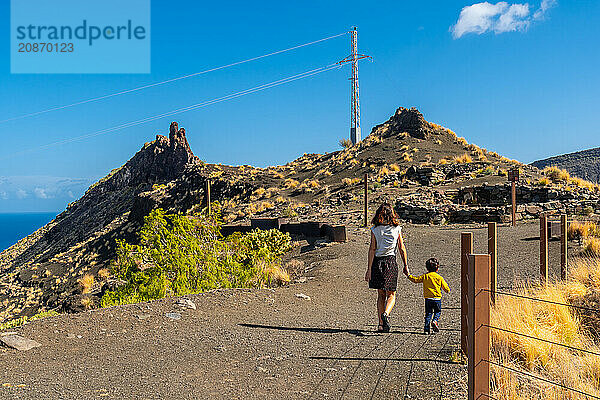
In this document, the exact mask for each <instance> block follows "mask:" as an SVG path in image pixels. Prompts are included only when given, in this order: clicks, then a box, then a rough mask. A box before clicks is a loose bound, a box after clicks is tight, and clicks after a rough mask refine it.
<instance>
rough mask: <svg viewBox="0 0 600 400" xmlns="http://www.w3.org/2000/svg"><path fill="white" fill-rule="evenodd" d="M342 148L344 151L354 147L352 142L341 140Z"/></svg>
mask: <svg viewBox="0 0 600 400" xmlns="http://www.w3.org/2000/svg"><path fill="white" fill-rule="evenodd" d="M340 146H341V147H343V148H344V149H349V148H350V147H352V141H351V140H350V139H346V138H344V139H340Z"/></svg>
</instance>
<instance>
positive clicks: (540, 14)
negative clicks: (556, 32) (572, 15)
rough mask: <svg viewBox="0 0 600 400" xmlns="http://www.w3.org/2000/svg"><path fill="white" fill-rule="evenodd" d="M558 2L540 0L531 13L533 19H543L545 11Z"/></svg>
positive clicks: (554, 0)
mask: <svg viewBox="0 0 600 400" xmlns="http://www.w3.org/2000/svg"><path fill="white" fill-rule="evenodd" d="M556 4H558V2H557V1H556V0H542V4H540V8H539V9H538V10H537V11H536V12H535V13H534V14H533V18H534V19H543V18H544V16H545V15H546V11H548V10H549V9H551V8H552V7H554V6H556Z"/></svg>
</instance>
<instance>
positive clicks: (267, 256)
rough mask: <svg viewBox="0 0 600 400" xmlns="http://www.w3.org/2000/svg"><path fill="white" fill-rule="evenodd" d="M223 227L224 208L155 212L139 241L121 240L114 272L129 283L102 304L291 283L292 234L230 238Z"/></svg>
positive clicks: (256, 232) (257, 232)
mask: <svg viewBox="0 0 600 400" xmlns="http://www.w3.org/2000/svg"><path fill="white" fill-rule="evenodd" d="M220 227H221V221H220V216H219V212H218V210H217V211H216V212H215V213H214V214H213V215H212V216H210V217H209V216H206V215H204V214H200V215H195V216H187V215H169V214H166V213H165V212H164V211H163V210H161V209H157V210H154V211H152V213H150V215H148V216H147V217H146V218H145V223H144V226H143V228H142V229H141V232H140V242H139V244H130V243H127V242H125V241H123V240H120V241H118V242H117V244H118V246H117V256H116V259H115V260H114V261H113V265H112V275H113V276H114V277H116V278H118V279H121V280H123V281H125V282H127V283H126V284H125V285H123V286H121V287H119V288H117V289H116V290H114V291H109V292H107V293H106V294H105V295H104V296H103V297H102V301H101V306H103V307H106V306H111V305H118V304H127V303H137V302H142V301H148V300H153V299H158V298H162V297H166V296H180V295H185V294H189V293H200V292H204V291H207V290H211V289H217V288H234V287H262V286H265V285H270V284H271V283H275V282H277V283H281V282H285V281H289V276H287V273H286V272H285V271H283V270H282V267H281V256H282V255H283V254H284V253H285V252H286V251H288V250H289V249H290V248H291V238H290V236H289V234H287V233H282V232H280V231H278V230H270V231H260V230H254V231H252V232H249V233H247V234H239V233H238V234H234V235H231V236H229V237H226V238H224V237H222V235H221V232H220Z"/></svg>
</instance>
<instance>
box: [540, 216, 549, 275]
mask: <svg viewBox="0 0 600 400" xmlns="http://www.w3.org/2000/svg"><path fill="white" fill-rule="evenodd" d="M540 280H541V283H542V285H545V284H546V283H547V282H548V217H547V216H546V214H544V213H542V214H540Z"/></svg>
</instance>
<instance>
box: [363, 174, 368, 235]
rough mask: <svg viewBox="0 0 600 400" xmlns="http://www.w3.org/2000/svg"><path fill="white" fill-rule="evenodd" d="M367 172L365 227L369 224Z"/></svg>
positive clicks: (366, 183)
mask: <svg viewBox="0 0 600 400" xmlns="http://www.w3.org/2000/svg"><path fill="white" fill-rule="evenodd" d="M368 177H369V175H368V174H365V182H364V186H365V227H367V226H369V182H368Z"/></svg>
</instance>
